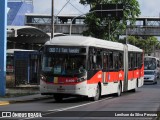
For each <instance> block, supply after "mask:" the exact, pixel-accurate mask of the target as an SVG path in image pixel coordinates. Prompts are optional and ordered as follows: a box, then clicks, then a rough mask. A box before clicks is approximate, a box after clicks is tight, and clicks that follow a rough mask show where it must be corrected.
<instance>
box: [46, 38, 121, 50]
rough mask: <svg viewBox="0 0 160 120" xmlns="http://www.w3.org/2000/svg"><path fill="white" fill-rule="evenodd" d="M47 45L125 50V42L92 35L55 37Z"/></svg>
mask: <svg viewBox="0 0 160 120" xmlns="http://www.w3.org/2000/svg"><path fill="white" fill-rule="evenodd" d="M45 45H62V46H94V47H101V48H108V49H115V50H123V44H121V43H116V42H111V41H106V40H100V39H96V38H92V37H84V36H60V37H55V38H53V39H52V40H51V41H48V42H46V44H45Z"/></svg>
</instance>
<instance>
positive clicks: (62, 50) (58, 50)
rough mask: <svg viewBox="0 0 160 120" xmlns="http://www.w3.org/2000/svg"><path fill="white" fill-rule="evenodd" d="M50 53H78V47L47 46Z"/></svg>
mask: <svg viewBox="0 0 160 120" xmlns="http://www.w3.org/2000/svg"><path fill="white" fill-rule="evenodd" d="M48 52H51V53H80V49H79V48H57V47H56V48H48Z"/></svg>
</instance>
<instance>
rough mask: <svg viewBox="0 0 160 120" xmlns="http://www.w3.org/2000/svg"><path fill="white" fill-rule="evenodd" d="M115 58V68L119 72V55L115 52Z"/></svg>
mask: <svg viewBox="0 0 160 120" xmlns="http://www.w3.org/2000/svg"><path fill="white" fill-rule="evenodd" d="M113 57H114V59H113V68H114V69H116V70H117V69H119V65H118V53H117V52H114V54H113Z"/></svg>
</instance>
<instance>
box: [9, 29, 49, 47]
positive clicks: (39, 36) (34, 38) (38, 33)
mask: <svg viewBox="0 0 160 120" xmlns="http://www.w3.org/2000/svg"><path fill="white" fill-rule="evenodd" d="M48 40H50V36H49V35H48V34H47V33H45V32H43V31H42V30H40V29H38V28H36V27H32V26H7V41H10V42H15V43H29V44H44V43H45V42H46V41H48Z"/></svg>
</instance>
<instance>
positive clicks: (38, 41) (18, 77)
mask: <svg viewBox="0 0 160 120" xmlns="http://www.w3.org/2000/svg"><path fill="white" fill-rule="evenodd" d="M48 40H50V36H49V35H48V34H47V33H45V32H43V31H42V30H40V29H38V28H36V27H32V26H7V47H8V48H7V49H26V50H19V51H16V52H14V57H13V59H14V60H13V61H14V72H13V74H14V78H15V85H19V84H21V83H22V84H23V83H24V84H26V83H28V84H31V83H32V84H36V83H37V84H39V81H38V75H39V65H40V61H39V55H40V54H39V52H38V51H37V52H36V50H38V49H39V48H40V47H41V46H42V45H43V44H44V43H45V42H47V41H48ZM26 45H27V47H26ZM33 45H34V46H36V45H37V47H34V48H33V47H32V48H31V46H33ZM38 47H39V48H38ZM31 50H34V51H31Z"/></svg>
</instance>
